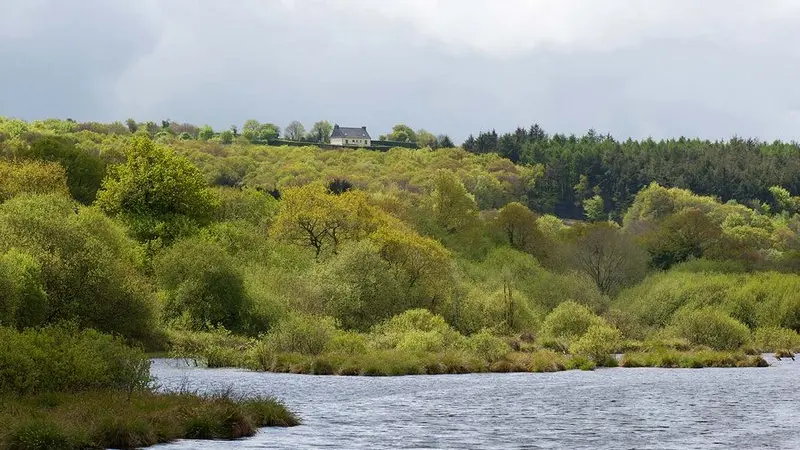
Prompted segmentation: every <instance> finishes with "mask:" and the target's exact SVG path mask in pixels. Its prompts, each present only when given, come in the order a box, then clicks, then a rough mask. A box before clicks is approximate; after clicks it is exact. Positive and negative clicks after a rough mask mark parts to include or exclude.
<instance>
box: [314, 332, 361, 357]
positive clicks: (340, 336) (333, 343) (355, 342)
mask: <svg viewBox="0 0 800 450" xmlns="http://www.w3.org/2000/svg"><path fill="white" fill-rule="evenodd" d="M368 345H369V342H368V341H367V336H366V335H364V334H361V333H358V332H355V331H340V332H338V333H335V334H334V335H333V337H332V338H331V340H330V341H328V342H327V343H326V344H325V352H326V353H339V354H343V355H360V354H363V353H365V352H366V351H367V347H368Z"/></svg>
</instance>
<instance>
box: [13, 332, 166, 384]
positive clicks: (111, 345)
mask: <svg viewBox="0 0 800 450" xmlns="http://www.w3.org/2000/svg"><path fill="white" fill-rule="evenodd" d="M149 369H150V361H149V360H148V359H147V358H146V357H145V355H144V352H143V351H142V350H140V349H134V348H131V347H128V346H127V345H125V343H124V342H123V341H122V340H121V339H120V338H116V337H112V336H109V335H105V334H102V333H99V332H97V331H94V330H78V328H77V327H76V326H73V325H61V326H52V327H47V328H42V329H38V330H37V329H28V330H25V331H22V332H19V331H17V330H14V329H11V328H3V327H0V394H3V393H8V394H16V395H27V394H39V393H45V392H79V391H87V390H103V389H111V390H120V391H125V392H133V391H137V390H143V389H146V388H147V387H148V384H149V382H150V372H149Z"/></svg>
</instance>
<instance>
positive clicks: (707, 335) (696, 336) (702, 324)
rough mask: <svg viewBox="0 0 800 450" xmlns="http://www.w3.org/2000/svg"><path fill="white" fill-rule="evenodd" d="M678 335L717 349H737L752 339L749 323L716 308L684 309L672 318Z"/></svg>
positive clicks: (693, 342) (673, 326)
mask: <svg viewBox="0 0 800 450" xmlns="http://www.w3.org/2000/svg"><path fill="white" fill-rule="evenodd" d="M672 329H673V330H674V332H675V334H676V335H677V336H678V337H682V338H685V339H687V340H688V341H689V342H691V343H692V344H694V345H704V346H708V347H711V348H713V349H715V350H735V349H737V348H739V347H741V346H742V345H744V344H745V343H746V342H747V341H748V340H749V339H750V330H749V329H748V328H747V325H745V324H743V323H741V322H739V321H738V320H736V319H734V318H732V317H730V316H729V315H727V314H725V313H724V312H722V311H720V310H717V309H714V308H710V307H709V308H701V309H696V310H694V309H682V310H681V311H679V312H678V313H676V314H675V316H674V317H673V319H672Z"/></svg>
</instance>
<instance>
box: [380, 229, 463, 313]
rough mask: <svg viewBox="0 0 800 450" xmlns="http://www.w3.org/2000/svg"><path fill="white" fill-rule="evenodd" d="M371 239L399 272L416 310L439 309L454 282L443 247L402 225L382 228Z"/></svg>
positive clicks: (382, 255)
mask: <svg viewBox="0 0 800 450" xmlns="http://www.w3.org/2000/svg"><path fill="white" fill-rule="evenodd" d="M370 239H371V240H372V241H373V242H375V243H376V244H377V245H378V248H379V250H378V252H379V254H380V255H381V257H382V258H383V259H384V260H385V261H387V262H388V263H389V264H390V265H391V266H392V267H394V268H396V269H397V271H398V275H399V276H397V279H398V280H399V281H401V282H402V285H403V287H404V288H405V297H406V298H407V299H408V301H409V302H410V303H411V305H412V307H420V306H425V307H428V308H430V309H431V310H435V308H436V304H437V302H440V301H442V300H444V297H445V296H446V295H447V290H448V288H449V285H450V281H451V268H450V253H449V252H448V251H447V250H446V249H445V248H444V247H443V246H442V244H440V243H439V242H437V241H435V240H433V239H431V238H428V237H423V236H420V235H419V234H417V233H416V232H415V231H413V230H411V229H409V228H408V227H406V226H403V225H402V224H400V223H398V222H393V223H387V224H384V225H382V226H381V227H380V228H378V230H377V231H376V232H375V233H374V234H372V235H371V236H370Z"/></svg>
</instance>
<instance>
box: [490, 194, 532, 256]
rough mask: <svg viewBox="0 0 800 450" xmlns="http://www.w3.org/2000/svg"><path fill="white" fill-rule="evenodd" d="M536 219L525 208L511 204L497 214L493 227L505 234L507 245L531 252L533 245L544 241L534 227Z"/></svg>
mask: <svg viewBox="0 0 800 450" xmlns="http://www.w3.org/2000/svg"><path fill="white" fill-rule="evenodd" d="M536 219H537V217H536V214H534V213H533V212H532V211H531V210H530V209H528V207H527V206H525V205H523V204H521V203H519V202H511V203H509V204H507V205H506V206H504V207H503V208H502V209H501V210H500V212H499V213H498V214H497V218H496V219H495V225H496V226H497V228H499V229H500V230H502V231H503V233H504V234H505V236H506V238H507V239H508V245H510V246H511V247H513V248H515V249H517V250H522V251H531V250H532V248H533V246H534V245H535V244H540V243H542V242H543V241H544V235H543V234H542V232H541V231H539V228H538V227H537V226H536Z"/></svg>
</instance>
